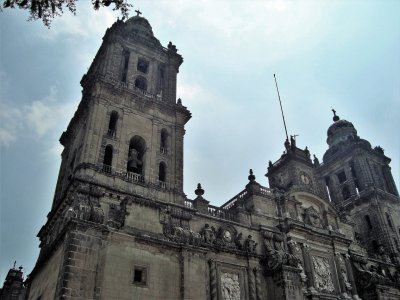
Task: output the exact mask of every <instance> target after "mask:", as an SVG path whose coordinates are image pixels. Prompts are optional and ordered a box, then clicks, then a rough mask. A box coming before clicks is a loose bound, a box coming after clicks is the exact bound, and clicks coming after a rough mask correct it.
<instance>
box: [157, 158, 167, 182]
mask: <svg viewBox="0 0 400 300" xmlns="http://www.w3.org/2000/svg"><path fill="white" fill-rule="evenodd" d="M166 177H167V167H166V166H165V163H164V162H161V163H160V165H159V166H158V180H159V181H162V182H165V180H166Z"/></svg>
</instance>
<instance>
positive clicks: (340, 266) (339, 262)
mask: <svg viewBox="0 0 400 300" xmlns="http://www.w3.org/2000/svg"><path fill="white" fill-rule="evenodd" d="M335 264H336V270H337V275H338V279H339V288H340V292H341V294H342V296H343V297H344V298H345V299H346V298H348V294H347V287H346V284H347V285H348V284H349V283H348V282H347V279H346V277H348V276H347V270H346V266H345V262H344V259H343V257H342V254H341V253H339V252H336V253H335Z"/></svg>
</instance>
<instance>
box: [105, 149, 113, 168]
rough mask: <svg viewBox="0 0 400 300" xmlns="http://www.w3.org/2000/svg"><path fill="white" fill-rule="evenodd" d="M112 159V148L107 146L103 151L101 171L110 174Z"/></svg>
mask: <svg viewBox="0 0 400 300" xmlns="http://www.w3.org/2000/svg"><path fill="white" fill-rule="evenodd" d="M112 159H113V147H112V146H111V145H107V146H106V149H105V151H104V159H103V171H105V172H107V173H111V166H112Z"/></svg>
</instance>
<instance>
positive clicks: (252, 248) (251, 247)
mask: <svg viewBox="0 0 400 300" xmlns="http://www.w3.org/2000/svg"><path fill="white" fill-rule="evenodd" d="M256 247H257V243H256V242H255V241H254V240H253V237H252V236H251V235H249V236H248V237H247V239H246V241H245V248H246V252H248V253H255V252H256Z"/></svg>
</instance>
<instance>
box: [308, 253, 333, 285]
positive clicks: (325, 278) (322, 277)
mask: <svg viewBox="0 0 400 300" xmlns="http://www.w3.org/2000/svg"><path fill="white" fill-rule="evenodd" d="M312 266H313V269H314V281H315V289H317V290H318V291H320V292H325V293H332V292H334V291H335V286H334V284H333V279H332V268H331V264H330V262H329V259H328V258H327V257H321V256H313V257H312Z"/></svg>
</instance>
